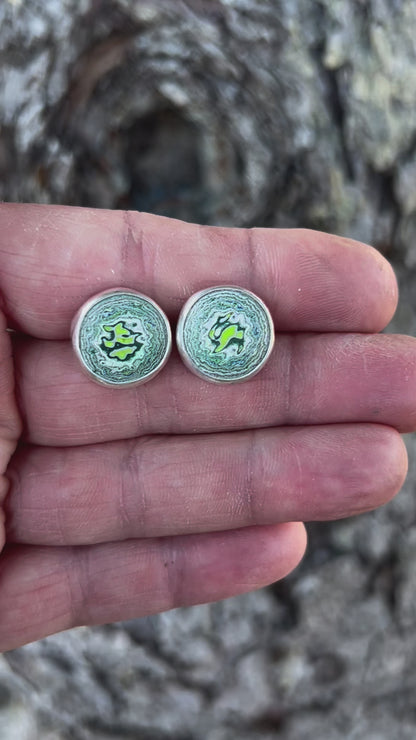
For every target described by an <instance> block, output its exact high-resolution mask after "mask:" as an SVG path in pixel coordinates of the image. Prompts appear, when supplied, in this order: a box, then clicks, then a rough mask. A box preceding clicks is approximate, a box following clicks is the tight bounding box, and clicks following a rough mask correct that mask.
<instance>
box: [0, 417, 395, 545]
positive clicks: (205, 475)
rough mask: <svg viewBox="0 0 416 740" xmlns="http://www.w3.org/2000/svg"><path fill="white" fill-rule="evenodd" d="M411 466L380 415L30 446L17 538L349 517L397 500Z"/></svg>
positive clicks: (13, 530)
mask: <svg viewBox="0 0 416 740" xmlns="http://www.w3.org/2000/svg"><path fill="white" fill-rule="evenodd" d="M406 471H407V455H406V448H405V446H404V443H403V441H402V439H401V437H400V435H399V434H398V433H397V432H396V431H395V430H393V429H391V428H390V427H385V426H381V425H378V424H367V425H363V424H361V425H360V424H347V425H336V424H335V425H330V426H321V427H318V426H314V427H299V428H290V429H267V430H253V431H245V432H233V433H228V434H227V433H224V434H201V435H190V436H174V437H161V436H155V437H150V438H149V437H144V438H141V439H137V440H133V441H132V442H131V443H129V444H127V443H125V442H110V443H107V444H104V445H89V446H85V447H76V448H59V449H57V448H40V447H33V446H27V447H26V446H25V447H23V448H22V449H21V450H20V451H19V452H18V454H17V455H15V456H14V458H13V460H12V462H11V465H10V466H9V470H8V477H9V479H10V481H11V486H10V492H9V496H8V499H7V505H6V521H7V541H8V542H19V543H27V544H40V545H60V546H62V545H84V544H94V543H98V542H111V541H118V540H126V539H131V538H138V537H158V536H167V535H177V534H188V533H199V532H212V531H216V530H228V529H235V528H239V527H247V526H252V525H264V524H276V523H279V522H287V521H309V520H313V519H314V520H325V519H339V518H341V517H346V516H352V515H353V514H358V513H361V512H363V511H368V510H369V509H373V508H375V507H377V506H380V505H381V504H383V503H386V501H388V500H389V499H391V498H392V497H393V496H394V495H395V494H396V493H397V492H398V490H399V489H400V487H401V486H402V484H403V481H404V478H405V475H406Z"/></svg>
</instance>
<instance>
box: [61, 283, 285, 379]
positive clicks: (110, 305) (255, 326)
mask: <svg viewBox="0 0 416 740" xmlns="http://www.w3.org/2000/svg"><path fill="white" fill-rule="evenodd" d="M176 342H177V347H178V350H179V353H180V355H181V357H182V360H183V361H184V363H185V365H186V366H187V367H188V368H189V369H190V370H191V371H192V372H194V373H195V374H196V375H198V376H199V377H201V378H204V380H207V381H211V382H213V383H237V382H241V381H243V380H247V379H248V378H251V377H252V376H253V375H255V374H256V373H258V372H259V370H261V368H262V367H263V366H264V364H265V363H266V362H267V360H268V358H269V356H270V354H271V351H272V349H273V344H274V326H273V321H272V317H271V315H270V312H269V310H268V308H267V306H266V305H265V304H264V303H263V301H262V300H261V299H260V298H259V297H258V296H256V295H254V293H252V292H251V291H249V290H246V289H245V288H240V287H237V286H230V285H219V286H215V287H213V288H207V289H206V290H201V291H199V292H198V293H195V294H194V295H193V296H191V297H190V298H189V299H188V300H187V302H186V303H185V305H184V306H183V308H182V311H181V313H180V316H179V321H178V325H177V331H176ZM72 343H73V347H74V350H75V353H76V355H77V357H78V359H79V361H80V363H81V365H82V367H83V369H84V370H85V371H86V372H87V373H88V375H89V376H90V377H91V378H92V379H93V380H95V381H96V382H98V383H101V384H104V385H107V386H113V387H114V386H115V387H124V386H127V387H131V386H133V385H139V384H140V383H145V382H147V381H148V380H151V379H152V378H154V377H155V375H157V373H158V372H160V370H161V369H162V368H163V366H164V365H165V364H166V362H167V360H168V357H169V354H170V352H171V348H172V332H171V328H170V324H169V321H168V319H167V317H166V315H165V314H164V312H163V311H162V309H161V308H160V307H159V306H158V305H157V303H155V301H153V300H152V299H151V298H148V297H147V296H145V295H142V294H141V293H138V292H137V291H135V290H131V289H129V288H113V289H110V290H105V291H103V292H101V293H98V294H97V295H95V296H93V297H92V298H90V299H89V300H88V301H87V302H86V303H84V305H83V306H81V308H80V309H79V311H78V312H77V314H76V315H75V317H74V320H73V322H72Z"/></svg>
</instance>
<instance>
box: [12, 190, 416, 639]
mask: <svg viewBox="0 0 416 740" xmlns="http://www.w3.org/2000/svg"><path fill="white" fill-rule="evenodd" d="M216 284H235V285H241V286H243V287H247V288H249V289H251V290H253V291H254V292H255V293H257V294H258V295H260V296H261V298H263V299H264V300H265V302H266V304H267V305H268V306H269V308H270V310H271V312H272V315H273V318H274V321H275V326H276V330H277V341H276V345H275V350H274V352H273V355H272V357H271V359H270V361H269V363H268V364H267V366H266V367H265V368H264V369H263V370H262V372H261V373H260V374H259V375H258V376H255V377H254V378H252V379H251V380H249V381H248V382H246V383H244V384H240V385H234V386H215V385H212V384H209V383H206V382H204V381H203V380H201V379H199V378H197V377H195V376H193V375H191V374H190V373H189V371H188V370H187V369H186V368H185V367H184V366H183V364H182V363H181V362H180V360H179V358H178V357H177V356H176V354H175V353H174V354H173V356H172V358H171V359H170V360H169V363H168V365H167V366H166V367H165V368H164V370H163V371H162V372H161V373H160V375H158V376H157V378H155V379H154V380H152V381H151V382H150V383H148V384H146V385H143V386H140V387H139V388H135V389H130V390H128V389H122V390H117V389H110V388H103V387H101V386H98V385H96V384H94V383H93V382H92V381H91V380H90V379H89V378H87V377H86V376H85V375H84V374H83V373H82V371H81V369H80V368H79V366H78V364H77V360H76V358H75V356H74V354H73V352H72V349H71V344H70V341H69V339H70V325H71V319H72V317H73V315H74V314H75V313H76V311H77V309H78V308H79V306H80V305H81V304H82V303H83V302H84V301H85V300H86V299H87V298H89V297H90V296H91V295H94V294H95V293H97V292H99V291H101V290H104V289H107V288H111V287H113V286H126V287H131V288H134V289H136V290H139V291H140V292H142V293H145V294H147V295H149V296H150V297H151V298H153V299H154V300H156V301H157V302H158V303H159V304H160V306H161V307H162V308H163V309H164V310H165V311H166V312H167V314H168V315H169V318H171V319H172V321H173V322H174V321H175V319H176V318H177V316H178V313H179V311H180V308H181V306H182V305H183V303H184V302H185V300H186V299H187V298H188V297H189V296H190V295H191V294H192V293H194V292H195V291H196V290H200V289H202V288H204V287H208V286H211V285H216ZM0 290H1V296H2V304H1V305H2V308H3V326H2V330H1V333H0V337H1V340H0V352H1V363H0V391H1V398H2V403H1V409H0V431H1V445H0V452H1V458H0V463H1V465H2V472H3V477H2V484H1V490H0V495H1V498H2V501H3V509H2V512H3V516H2V520H1V531H2V534H1V545H2V547H3V551H2V554H1V557H0V597H1V599H0V650H9V649H12V648H14V647H17V646H19V645H22V644H24V643H26V642H29V641H31V640H36V639H39V638H41V637H44V636H45V635H47V634H50V633H53V632H56V631H59V630H63V629H67V628H69V627H72V626H75V625H79V624H97V623H103V622H110V621H115V620H121V619H129V618H132V617H134V616H143V615H146V614H152V613H156V612H158V611H162V610H165V609H169V608H172V607H176V606H181V605H189V604H196V603H202V602H206V601H212V600H216V599H221V598H225V597H228V596H232V595H234V594H238V593H242V592H244V591H248V590H250V589H254V588H259V587H261V586H263V585H266V584H268V583H271V582H273V581H275V580H277V579H279V578H282V577H283V576H284V575H286V574H287V573H288V572H290V571H291V570H292V569H293V568H294V567H295V566H296V565H297V563H298V562H299V560H300V559H301V557H302V555H303V552H304V549H305V543H306V537H305V530H304V527H303V524H301V523H300V522H302V521H306V520H318V519H321V520H323V519H335V518H338V517H345V516H351V515H352V514H357V513H359V512H362V511H367V510H370V509H372V508H375V507H377V506H379V505H380V504H383V503H385V502H386V501H388V500H389V499H390V498H391V497H392V496H393V495H394V494H395V493H397V491H398V490H399V489H400V487H401V485H402V483H403V480H404V477H405V474H406V467H407V459H406V451H405V448H404V445H403V442H402V439H401V437H400V434H399V433H400V432H408V431H412V430H414V429H415V428H416V361H415V360H416V342H415V340H413V339H412V338H410V337H401V336H389V335H379V334H377V332H379V331H380V330H381V329H383V328H384V327H385V326H386V324H387V323H388V322H389V320H390V319H391V317H392V315H393V313H394V310H395V308H396V304H397V286H396V281H395V277H394V274H393V272H392V270H391V268H390V266H389V265H388V263H387V262H386V261H385V260H384V259H383V258H382V257H381V256H380V255H379V254H378V253H377V252H376V251H375V250H373V249H371V248H370V247H366V246H365V245H361V244H358V243H357V242H353V241H350V240H347V239H342V238H340V237H334V236H330V235H326V234H320V233H318V232H311V231H304V230H272V229H270V230H268V229H254V230H250V231H247V230H239V229H224V228H213V227H198V226H194V225H192V224H186V223H182V222H179V221H173V220H170V219H165V218H159V217H156V216H151V215H148V214H139V213H123V212H109V211H94V210H89V209H77V208H62V207H50V206H25V205H8V204H3V205H0ZM6 326H8V327H9V328H11V329H13V330H14V331H13V332H9V331H6ZM12 356H13V360H12ZM13 370H14V372H13ZM14 450H16V451H15V453H14V454H13V452H14Z"/></svg>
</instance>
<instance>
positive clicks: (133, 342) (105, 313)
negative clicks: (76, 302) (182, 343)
mask: <svg viewBox="0 0 416 740" xmlns="http://www.w3.org/2000/svg"><path fill="white" fill-rule="evenodd" d="M72 343H73V347H74V350H75V353H76V355H77V357H78V359H79V361H80V362H81V365H82V367H83V369H84V370H85V371H86V372H87V373H88V374H89V376H90V377H91V378H93V380H96V381H97V382H98V383H103V384H105V385H110V386H118V387H120V386H131V385H138V384H139V383H145V382H146V381H148V380H150V379H151V378H153V377H154V376H155V375H156V374H157V373H158V372H159V370H161V369H162V367H163V366H164V364H165V363H166V361H167V359H168V357H169V353H170V350H171V347H172V337H171V330H170V325H169V322H168V319H167V318H166V316H165V314H164V313H163V311H162V309H161V308H159V306H158V305H157V304H156V303H155V302H154V301H152V299H151V298H148V297H147V296H144V295H142V294H141V293H137V292H136V291H134V290H130V289H129V288H113V289H111V290H106V291H103V292H102V293H98V294H97V295H95V296H93V297H92V298H90V299H89V300H88V301H87V302H86V303H84V305H83V306H82V307H81V308H80V310H79V311H78V313H77V314H76V316H75V317H74V320H73V322H72Z"/></svg>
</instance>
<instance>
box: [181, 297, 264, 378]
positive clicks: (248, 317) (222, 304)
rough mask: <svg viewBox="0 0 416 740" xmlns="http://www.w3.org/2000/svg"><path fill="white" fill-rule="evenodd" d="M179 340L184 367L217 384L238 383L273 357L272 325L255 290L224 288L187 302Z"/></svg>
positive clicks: (182, 317) (182, 315) (183, 310)
mask: <svg viewBox="0 0 416 740" xmlns="http://www.w3.org/2000/svg"><path fill="white" fill-rule="evenodd" d="M176 341H177V345H178V349H179V352H180V355H181V357H182V359H183V361H184V363H185V365H186V366H187V367H188V368H189V369H190V370H192V372H194V373H195V374H196V375H199V376H200V377H201V378H204V380H208V381H211V382H213V383H238V382H241V381H243V380H248V379H249V378H251V377H252V376H253V375H256V373H258V372H259V371H260V370H261V369H262V367H263V366H264V364H265V363H266V362H267V360H268V358H269V357H270V354H271V351H272V349H273V345H274V326H273V320H272V317H271V315H270V311H269V309H268V308H267V306H266V305H265V304H264V303H263V301H262V300H261V299H260V298H259V297H258V296H256V295H254V293H252V292H251V291H249V290H246V289H245V288H239V287H237V286H233V285H219V286H215V287H212V288H207V289H206V290H200V291H199V292H198V293H195V294H194V295H193V296H191V297H190V298H189V299H188V301H187V302H186V303H185V305H184V306H183V308H182V311H181V313H180V316H179V321H178V326H177V332H176Z"/></svg>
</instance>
